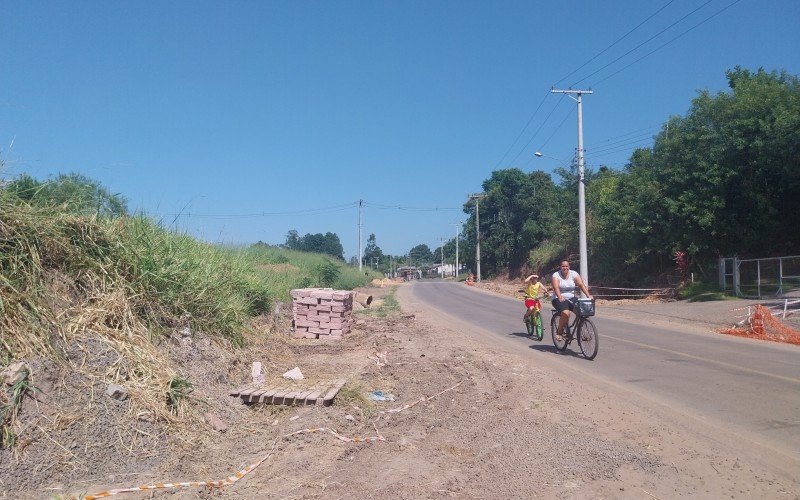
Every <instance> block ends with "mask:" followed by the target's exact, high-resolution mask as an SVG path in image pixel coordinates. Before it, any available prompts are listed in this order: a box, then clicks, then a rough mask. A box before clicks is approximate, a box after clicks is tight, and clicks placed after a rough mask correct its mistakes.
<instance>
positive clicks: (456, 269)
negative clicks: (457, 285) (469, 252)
mask: <svg viewBox="0 0 800 500" xmlns="http://www.w3.org/2000/svg"><path fill="white" fill-rule="evenodd" d="M463 225H464V221H463V220H460V221H458V224H453V226H456V268H455V270H454V271H453V277H454V278H456V280H458V239H459V238H460V237H461V226H463Z"/></svg>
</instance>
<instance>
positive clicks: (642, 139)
mask: <svg viewBox="0 0 800 500" xmlns="http://www.w3.org/2000/svg"><path fill="white" fill-rule="evenodd" d="M652 140H653V137H652V136H651V135H649V134H648V135H647V136H646V137H644V136H643V137H631V138H630V139H627V140H625V141H622V142H620V143H618V144H613V145H611V144H609V145H608V146H605V147H599V148H591V149H590V148H586V149H585V151H587V152H588V151H591V152H592V153H605V152H606V151H614V150H619V149H626V148H627V146H629V145H631V144H639V143H642V142H650V141H652Z"/></svg>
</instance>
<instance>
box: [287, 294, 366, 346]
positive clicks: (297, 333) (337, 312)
mask: <svg viewBox="0 0 800 500" xmlns="http://www.w3.org/2000/svg"><path fill="white" fill-rule="evenodd" d="M292 313H293V316H294V338H296V339H341V338H342V336H343V335H344V334H346V333H349V332H350V326H351V324H352V322H353V319H352V316H353V292H348V291H344V290H334V289H332V288H298V289H295V290H292Z"/></svg>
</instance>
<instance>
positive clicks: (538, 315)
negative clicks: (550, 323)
mask: <svg viewBox="0 0 800 500" xmlns="http://www.w3.org/2000/svg"><path fill="white" fill-rule="evenodd" d="M519 292H525V290H519ZM545 296H547V295H545ZM530 298H531V297H528V296H523V297H522V300H526V299H530ZM541 308H542V303H541V302H540V301H539V300H536V305H535V306H534V313H533V314H531V315H527V316H525V330H526V331H527V333H528V337H533V338H535V339H536V340H538V341H541V340H542V338H544V328H543V326H542V311H541Z"/></svg>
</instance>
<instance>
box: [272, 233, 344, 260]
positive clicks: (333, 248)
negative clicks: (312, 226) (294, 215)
mask: <svg viewBox="0 0 800 500" xmlns="http://www.w3.org/2000/svg"><path fill="white" fill-rule="evenodd" d="M284 246H285V247H286V248H290V249H292V250H299V251H301V252H316V253H324V254H327V255H331V256H333V257H336V258H337V259H339V260H344V248H343V247H342V243H341V241H340V240H339V236H337V235H336V233H331V232H327V233H325V234H322V233H316V234H311V233H307V234H306V235H305V236H302V237H300V236H298V234H297V231H295V230H294V229H292V230H290V231H289V232H288V233H287V234H286V243H284Z"/></svg>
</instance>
